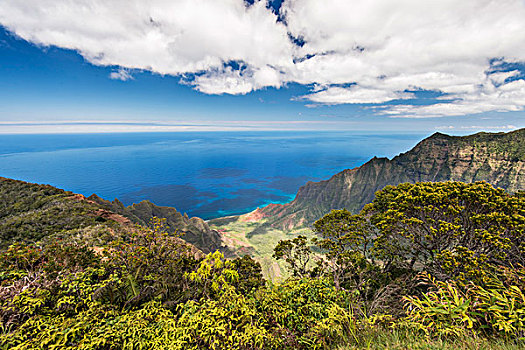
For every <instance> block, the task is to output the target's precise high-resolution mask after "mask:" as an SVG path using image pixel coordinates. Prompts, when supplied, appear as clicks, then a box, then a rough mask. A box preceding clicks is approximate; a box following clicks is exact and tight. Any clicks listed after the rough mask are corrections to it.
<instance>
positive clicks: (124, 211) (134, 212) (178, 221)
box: [88, 194, 223, 253]
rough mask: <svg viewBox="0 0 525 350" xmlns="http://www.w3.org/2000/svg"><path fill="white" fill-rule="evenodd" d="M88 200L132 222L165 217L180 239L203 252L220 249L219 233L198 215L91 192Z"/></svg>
mask: <svg viewBox="0 0 525 350" xmlns="http://www.w3.org/2000/svg"><path fill="white" fill-rule="evenodd" d="M88 200H91V201H93V202H96V203H97V204H99V205H101V206H103V207H104V208H106V209H108V210H110V211H113V212H115V213H119V214H120V215H123V216H125V217H127V218H128V219H129V220H131V221H132V222H134V223H137V224H139V225H144V226H149V225H150V221H151V219H152V218H153V217H158V218H163V219H166V224H167V226H168V229H169V230H170V231H171V232H178V233H180V234H181V235H182V239H184V240H185V241H186V242H188V243H191V244H192V245H194V246H196V247H197V248H199V249H200V250H202V251H203V252H204V253H209V252H214V251H216V250H222V249H223V247H222V240H221V234H220V233H219V232H217V231H216V230H212V229H211V228H210V227H209V226H208V224H207V223H206V221H204V220H202V219H201V218H198V217H193V218H189V217H188V215H186V214H181V213H180V212H178V211H177V210H176V209H175V208H172V207H161V206H158V205H155V204H153V203H151V202H149V201H142V202H140V203H136V204H132V205H130V206H128V207H126V206H124V204H122V202H120V201H119V200H118V199H115V200H114V201H112V202H110V201H107V200H105V199H102V198H100V197H98V196H97V195H95V194H93V195H91V196H89V197H88Z"/></svg>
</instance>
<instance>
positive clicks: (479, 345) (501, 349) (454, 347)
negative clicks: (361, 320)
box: [335, 330, 525, 350]
mask: <svg viewBox="0 0 525 350" xmlns="http://www.w3.org/2000/svg"><path fill="white" fill-rule="evenodd" d="M362 349H367V350H376V349H377V350H378V349H390V350H405V349H406V350H489V349H490V350H523V349H525V339H523V338H522V340H521V341H516V340H515V341H506V340H502V339H486V338H481V337H465V338H462V339H430V338H426V337H424V336H422V335H419V334H415V333H413V332H409V331H396V330H383V331H371V332H367V333H366V334H359V335H358V342H357V343H354V344H345V345H340V346H339V347H336V348H335V350H362Z"/></svg>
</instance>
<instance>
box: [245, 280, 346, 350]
mask: <svg viewBox="0 0 525 350" xmlns="http://www.w3.org/2000/svg"><path fill="white" fill-rule="evenodd" d="M255 299H256V304H257V309H258V310H259V312H260V313H261V314H262V316H263V318H264V319H266V320H268V322H269V324H270V327H271V328H272V331H273V332H274V334H275V335H276V337H277V338H278V339H281V340H282V342H283V343H282V344H283V347H284V348H286V349H324V348H328V347H329V346H331V345H333V344H334V343H337V342H340V341H342V340H343V339H345V338H347V337H350V336H351V334H353V333H355V328H356V323H355V319H354V318H353V311H352V304H351V299H350V297H349V296H348V295H347V294H346V293H345V292H344V291H341V290H337V289H336V288H335V286H334V285H333V283H332V282H331V281H330V280H328V279H325V278H303V279H289V280H287V281H285V282H283V283H282V284H280V285H270V286H268V287H267V288H263V289H260V290H259V291H258V292H257V294H256V296H255Z"/></svg>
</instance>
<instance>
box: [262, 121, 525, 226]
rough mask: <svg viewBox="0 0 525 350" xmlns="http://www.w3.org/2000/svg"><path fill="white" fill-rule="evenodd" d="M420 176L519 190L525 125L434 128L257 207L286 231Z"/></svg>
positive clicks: (523, 181)
mask: <svg viewBox="0 0 525 350" xmlns="http://www.w3.org/2000/svg"><path fill="white" fill-rule="evenodd" d="M421 181H432V182H438V181H461V182H474V181H486V182H488V183H490V184H492V185H494V186H495V187H501V188H503V189H505V190H507V191H509V192H517V191H520V190H524V189H525V129H520V130H516V131H514V132H509V133H495V134H494V133H478V134H475V135H470V136H464V137H455V136H448V135H444V134H441V133H435V134H434V135H432V136H430V137H429V138H427V139H425V140H423V141H421V142H420V143H419V144H418V145H416V146H415V147H414V148H413V149H411V150H410V151H408V152H406V153H402V154H400V155H398V156H396V157H394V158H393V159H392V160H389V159H387V158H373V159H371V160H370V161H368V162H367V163H365V164H363V165H362V166H360V167H358V168H355V169H347V170H344V171H342V172H340V173H338V174H336V175H334V176H333V177H332V178H330V179H329V180H326V181H321V182H309V183H307V184H306V185H304V186H303V187H301V188H300V189H299V191H298V193H297V195H296V197H295V199H294V200H293V201H292V202H290V203H287V204H284V205H269V206H267V207H264V208H261V209H258V210H257V211H258V212H257V215H258V216H260V217H261V218H265V219H266V220H265V225H266V226H272V227H274V228H280V229H283V230H290V229H294V228H297V227H301V226H304V225H308V224H310V223H312V222H313V221H315V220H316V219H318V218H320V217H321V216H323V215H324V214H326V213H328V212H329V211H330V210H331V209H340V208H346V209H348V210H350V211H352V212H355V213H356V212H358V211H359V210H360V209H361V208H362V207H363V206H364V205H365V204H367V203H370V202H371V201H372V199H373V198H374V194H375V192H376V191H378V190H380V189H382V188H383V187H385V186H387V185H397V184H400V183H403V182H409V183H415V182H421Z"/></svg>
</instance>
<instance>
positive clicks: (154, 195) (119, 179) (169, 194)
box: [0, 131, 427, 219]
mask: <svg viewBox="0 0 525 350" xmlns="http://www.w3.org/2000/svg"><path fill="white" fill-rule="evenodd" d="M425 136H427V135H423V134H386V133H383V134H379V133H363V132H288V131H287V132H275V131H272V132H269V131H265V132H239V131H236V132H181V133H118V134H56V135H49V134H42V135H34V134H31V135H0V176H4V177H9V178H14V179H18V180H24V181H29V182H36V183H45V184H50V185H53V186H56V187H59V188H63V189H65V190H69V191H73V192H76V193H81V194H83V195H86V196H89V195H91V194H92V193H96V194H97V195H99V196H100V197H102V198H104V199H108V200H113V199H114V198H118V199H119V200H121V201H122V202H123V203H124V204H126V205H129V204H132V203H137V202H140V201H141V200H145V199H147V200H150V201H152V202H153V203H155V204H157V205H163V206H172V207H175V208H177V210H179V211H182V212H186V213H188V215H190V216H199V217H202V218H204V219H211V218H215V217H220V216H226V215H235V214H242V213H246V212H249V211H251V210H253V209H255V208H257V207H260V206H264V205H266V204H269V203H285V202H288V201H290V200H292V199H293V198H294V196H295V193H296V192H297V190H298V189H299V187H300V186H302V185H303V184H305V183H306V182H307V181H319V180H323V179H328V178H329V177H330V176H332V175H334V174H336V173H337V172H339V171H341V170H344V169H347V168H353V167H356V166H359V165H361V164H363V163H365V162H366V161H367V160H369V159H370V158H372V157H374V156H378V157H385V156H386V157H389V158H391V157H393V156H395V155H397V154H399V153H400V152H405V151H407V150H409V149H410V148H412V147H413V146H415V145H416V143H417V142H419V141H420V140H421V139H423V138H424V137H425Z"/></svg>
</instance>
